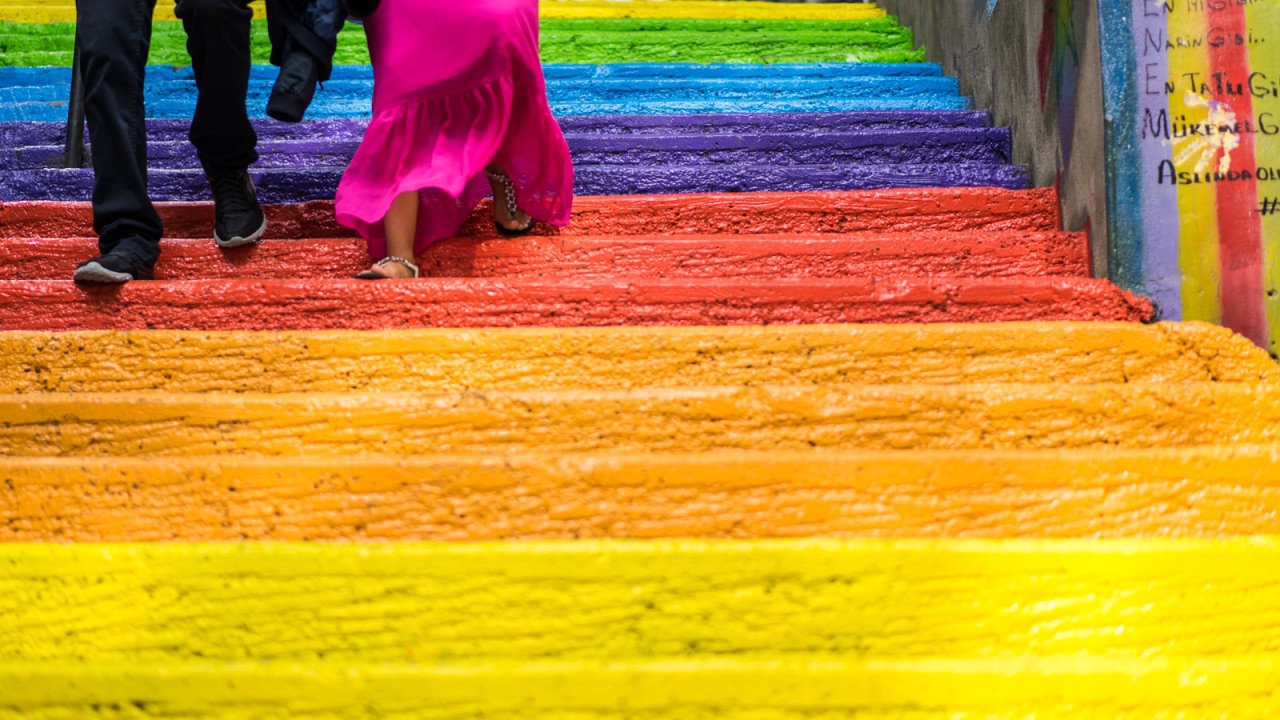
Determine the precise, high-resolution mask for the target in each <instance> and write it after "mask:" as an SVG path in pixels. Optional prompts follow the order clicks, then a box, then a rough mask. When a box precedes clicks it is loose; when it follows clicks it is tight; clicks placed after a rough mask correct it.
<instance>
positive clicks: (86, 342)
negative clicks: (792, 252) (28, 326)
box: [0, 323, 1280, 393]
mask: <svg viewBox="0 0 1280 720" xmlns="http://www.w3.org/2000/svg"><path fill="white" fill-rule="evenodd" d="M1189 381H1196V382H1202V381H1203V382H1207V381H1221V382H1259V381H1269V382H1280V366H1277V365H1276V363H1275V362H1274V361H1272V360H1271V358H1270V357H1269V356H1267V354H1266V353H1265V352H1263V351H1262V350H1260V349H1259V348H1257V347H1256V346H1254V345H1253V344H1252V343H1250V342H1248V341H1247V340H1245V339H1244V338H1242V337H1240V336H1238V335H1235V334H1233V333H1231V332H1230V331H1228V330H1225V329H1223V328H1219V327H1214V326H1211V325H1205V324H1200V323H1186V324H1172V323H1171V324H1161V325H1156V326H1146V327H1144V326H1141V325H1136V324H1132V323H1122V324H1107V323H1009V324H994V325H899V326H877V325H839V326H788V327H782V326H774V327H726V328H670V327H669V328H570V329H541V328H534V329H517V330H508V329H492V330H397V331H393V332H361V331H352V332H340V331H339V332H280V333H266V332H264V333H254V332H171V331H148V332H69V333H33V332H13V333H3V334H0V393H30V392H42V391H58V392H94V391H98V392H135V391H140V390H164V391H166V392H212V391H234V392H327V391H345V390H368V391H373V390H376V391H387V390H401V391H422V392H451V391H457V390H490V389H494V390H542V389H548V388H556V387H559V388H579V389H592V388H597V389H615V388H624V387H641V386H655V387H681V386H698V385H760V384H765V383H773V384H830V383H851V384H897V383H928V384H935V383H937V384H950V383H998V382H1025V383H1079V384H1091V383H1123V382H1150V383H1178V382H1189Z"/></svg>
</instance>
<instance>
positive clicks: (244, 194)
mask: <svg viewBox="0 0 1280 720" xmlns="http://www.w3.org/2000/svg"><path fill="white" fill-rule="evenodd" d="M208 177H209V185H210V186H212V187H213V206H214V209H213V214H214V222H213V241H214V242H216V243H218V247H220V248H236V247H240V246H242V245H253V244H255V243H258V242H261V241H262V236H263V234H265V233H266V232H267V216H266V215H264V214H263V212H262V206H261V205H259V204H258V193H257V191H255V190H254V188H253V181H252V180H251V179H249V173H248V171H246V170H232V171H230V172H225V171H224V172H218V173H216V174H213V173H211V174H209V176H208Z"/></svg>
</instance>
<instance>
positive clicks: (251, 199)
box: [75, 0, 267, 283]
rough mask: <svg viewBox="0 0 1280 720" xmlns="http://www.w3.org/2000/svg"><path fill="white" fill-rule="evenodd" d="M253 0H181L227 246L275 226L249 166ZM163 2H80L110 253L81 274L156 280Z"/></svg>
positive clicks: (97, 219) (97, 223)
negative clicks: (146, 87)
mask: <svg viewBox="0 0 1280 720" xmlns="http://www.w3.org/2000/svg"><path fill="white" fill-rule="evenodd" d="M248 3H249V0H178V4H177V10H176V13H177V15H178V17H179V18H181V19H182V24H183V27H184V28H185V29H186V31H187V50H188V51H189V52H190V53H191V63H192V68H193V70H194V71H195V77H196V87H197V89H198V91H199V100H198V101H197V102H196V112H195V118H194V119H193V121H192V123H191V135H190V137H191V142H192V143H193V144H194V145H195V147H196V153H197V155H198V156H199V158H200V164H201V165H202V166H203V168H204V171H205V175H206V176H207V177H208V178H209V185H210V186H211V187H212V189H213V200H214V206H215V210H214V215H215V220H214V232H213V238H214V241H215V242H217V244H218V245H219V246H221V247H224V248H230V247H238V246H241V245H248V244H251V243H256V242H258V241H259V240H260V239H261V238H262V235H263V233H265V232H266V229H267V220H266V216H265V215H263V212H262V208H261V206H260V205H259V204H258V198H257V194H256V192H255V191H254V187H253V182H252V181H251V180H250V179H249V173H248V168H249V166H250V165H251V164H253V163H254V162H256V161H257V159H258V153H257V149H256V147H257V142H258V137H257V133H255V132H254V129H253V126H252V125H251V124H250V123H249V115H248V111H247V109H246V107H245V98H246V96H247V94H248V91H249V66H250V62H251V57H250V52H249V50H250V48H249V29H250V20H251V19H252V18H253V11H252V10H250V9H249V6H248ZM154 10H155V0H76V13H77V18H76V36H77V41H78V42H79V44H80V62H81V68H82V72H83V73H84V87H85V116H86V118H87V119H88V122H89V136H90V139H91V140H92V143H93V146H92V147H93V168H94V175H95V178H94V184H93V226H94V230H95V231H96V232H97V233H98V236H99V240H98V249H99V251H100V252H101V253H102V255H101V256H100V257H97V258H94V259H92V260H90V261H88V262H86V263H84V264H83V265H81V266H80V267H79V268H77V269H76V272H75V279H76V280H77V281H78V282H98V283H122V282H128V281H130V280H149V279H151V278H152V277H153V273H152V268H153V267H154V266H155V263H156V260H157V259H158V258H159V257H160V236H161V235H162V234H163V226H162V224H161V222H160V216H159V214H157V213H156V209H155V206H154V205H152V203H151V200H150V198H149V197H148V196H147V127H146V108H145V106H144V102H143V100H144V98H143V83H144V80H145V73H146V65H147V55H148V54H149V52H150V50H151V16H152V13H153V12H154Z"/></svg>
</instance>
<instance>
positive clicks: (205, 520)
mask: <svg viewBox="0 0 1280 720" xmlns="http://www.w3.org/2000/svg"><path fill="white" fill-rule="evenodd" d="M1278 463H1280V445H1219V446H1214V447H1201V448H1177V449H1148V450H1115V449H1106V448H1091V449H1087V450H1063V451H1043V450H1040V451H1002V452H992V451H989V450H976V451H975V450H968V451H964V450H961V451H916V450H908V451H883V452H868V451H824V452H812V451H810V452H803V451H786V452H780V451H776V450H770V451H755V452H753V451H717V452H707V453H691V454H681V453H652V452H639V453H617V452H607V453H584V454H554V453H548V454H539V453H533V454H520V455H498V456H492V455H478V454H477V455H456V456H451V455H435V456H427V457H422V456H417V457H405V456H362V457H323V458H319V457H289V458H264V457H226V456H205V457H164V458H159V457H146V458H85V457H76V458H31V457H6V458H0V482H3V484H4V486H5V487H6V492H4V493H0V520H3V524H2V525H0V543H43V542H55V543H68V542H74V543H86V542H88V543H98V542H112V543H120V542H240V541H254V542H282V541H286V542H287V541H297V542H317V541H320V542H350V541H354V542H405V541H436V542H440V541H443V542H475V541H499V540H507V541H510V540H575V539H586V538H642V539H643V538H655V539H656V538H724V539H735V538H736V539H742V538H787V537H790V538H797V539H798V538H807V537H841V538H851V539H852V538H943V539H945V538H958V537H985V538H1029V539H1034V538H1072V537H1075V538H1086V537H1087V538H1099V537H1152V536H1157V537H1202V538H1224V537H1233V536H1254V535H1270V534H1274V533H1275V532H1276V521H1275V518H1276V517H1277V515H1280V475H1278V474H1277V473H1276V472H1275V467H1276V465H1277V464H1278Z"/></svg>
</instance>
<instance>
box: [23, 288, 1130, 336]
mask: <svg viewBox="0 0 1280 720" xmlns="http://www.w3.org/2000/svg"><path fill="white" fill-rule="evenodd" d="M1152 314H1153V310H1152V307H1151V305H1150V303H1149V302H1147V301H1145V300H1141V299H1139V298H1137V297H1136V296H1133V295H1131V294H1128V293H1124V292H1122V291H1120V290H1119V289H1117V288H1116V287H1115V286H1114V285H1111V284H1110V283H1108V282H1105V281H1095V280H1086V279H1077V278H1043V279H1009V280H1003V279H990V280H968V279H956V280H950V279H925V278H895V279H892V280H888V281H883V282H881V281H874V280H849V281H833V280H804V281H778V280H774V281H763V280H749V281H734V280H701V281H698V280H684V281H681V280H610V281H591V280H581V279H576V280H575V279H566V280H555V279H547V280H537V279H525V278H514V279H510V280H463V279H440V278H434V279H423V280H418V281H414V282H403V283H402V282H395V283H386V282H384V283H370V282H361V281H359V280H349V281H336V280H335V281H326V282H325V283H324V284H318V283H316V282H315V281H307V280H295V281H282V280H275V281H251V280H244V281H237V280H209V281H199V282H189V283H182V282H174V283H138V284H130V285H128V286H125V287H118V286H114V287H104V288H81V287H76V286H74V285H72V284H71V283H70V282H69V281H64V282H58V281H32V282H5V283H0V329H3V330H130V329H136V330H142V329H171V330H185V329H191V330H196V329H198V330H383V329H391V328H429V327H457V328H481V327H592V326H595V327H599V326H618V325H758V324H769V325H772V324H783V325H794V324H824V323H855V322H875V323H937V322H948V323H954V322H1011V321H1031V320H1038V321H1067V320H1112V321H1129V322H1141V321H1145V320H1150V319H1151V317H1152Z"/></svg>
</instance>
